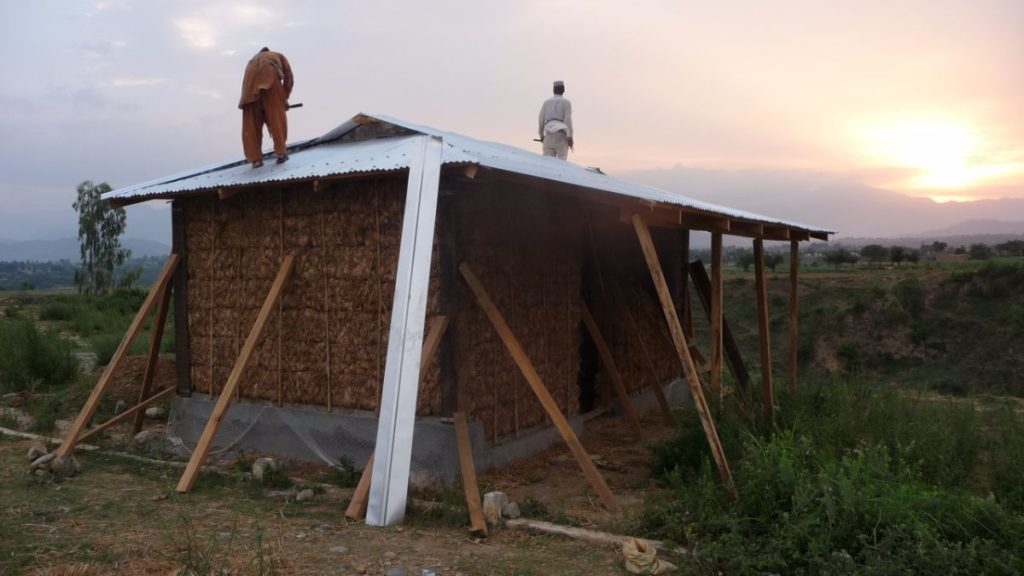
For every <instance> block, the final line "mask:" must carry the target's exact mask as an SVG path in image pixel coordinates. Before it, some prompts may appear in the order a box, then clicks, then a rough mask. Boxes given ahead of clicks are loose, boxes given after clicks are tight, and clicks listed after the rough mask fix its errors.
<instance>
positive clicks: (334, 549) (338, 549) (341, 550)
mask: <svg viewBox="0 0 1024 576" xmlns="http://www.w3.org/2000/svg"><path fill="white" fill-rule="evenodd" d="M327 551H328V552H330V553H331V554H347V553H348V547H346V546H331V547H330V548H328V549H327Z"/></svg>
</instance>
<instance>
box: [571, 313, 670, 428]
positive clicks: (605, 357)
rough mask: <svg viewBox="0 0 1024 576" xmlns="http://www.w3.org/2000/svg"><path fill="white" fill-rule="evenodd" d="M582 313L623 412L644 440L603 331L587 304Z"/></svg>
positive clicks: (584, 323)
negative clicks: (602, 333)
mask: <svg viewBox="0 0 1024 576" xmlns="http://www.w3.org/2000/svg"><path fill="white" fill-rule="evenodd" d="M580 312H581V314H582V316H583V325H584V326H586V327H587V332H589V333H590V337H591V338H592V339H593V340H594V345H595V346H597V352H598V354H600V356H601V362H602V363H603V364H604V367H605V369H606V370H607V371H608V377H609V379H610V380H611V381H612V386H613V387H614V388H615V393H616V395H618V397H619V404H620V405H621V406H622V412H623V413H624V414H625V415H626V420H627V421H629V425H630V426H632V427H633V432H635V433H636V437H637V439H638V440H643V438H644V431H643V428H641V427H640V421H639V420H637V418H636V412H634V411H633V404H632V402H630V401H629V393H628V392H627V391H626V383H625V382H623V381H622V374H620V373H619V367H618V366H616V365H615V358H614V357H612V351H611V349H609V348H608V342H606V341H605V339H604V336H602V335H601V330H600V329H599V328H598V327H597V322H596V321H595V320H594V316H593V315H592V314H591V313H590V309H589V308H587V304H586V302H583V301H580ZM654 386H655V388H657V387H658V386H659V385H658V383H657V382H655V383H654Z"/></svg>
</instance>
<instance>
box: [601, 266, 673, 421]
mask: <svg viewBox="0 0 1024 576" xmlns="http://www.w3.org/2000/svg"><path fill="white" fill-rule="evenodd" d="M612 293H613V294H615V300H616V301H617V302H618V305H619V308H621V309H622V313H623V314H625V316H626V319H627V320H628V321H629V325H630V327H631V328H632V329H633V337H634V338H636V341H637V343H638V344H640V351H641V352H642V353H643V355H644V360H645V363H644V364H645V366H646V367H647V370H648V372H650V376H651V382H653V384H652V387H653V388H654V396H655V398H657V399H658V406H660V407H661V415H662V416H663V417H664V418H665V423H666V424H673V423H674V421H673V420H672V407H671V406H669V404H668V397H666V396H665V390H664V389H663V388H662V387H661V382H658V374H657V372H655V371H654V361H653V360H652V359H651V353H650V352H648V350H647V345H646V344H644V337H643V334H642V333H641V332H640V325H639V324H638V323H637V321H636V318H635V317H634V316H633V313H632V312H630V311H629V306H627V305H626V298H625V296H623V294H622V288H621V287H620V286H619V284H618V282H614V283H612Z"/></svg>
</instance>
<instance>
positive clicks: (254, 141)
mask: <svg viewBox="0 0 1024 576" xmlns="http://www.w3.org/2000/svg"><path fill="white" fill-rule="evenodd" d="M294 83H295V79H294V78H293V77H292V68H291V66H290V65H289V64H288V59H287V58H285V57H284V54H281V53H279V52H274V51H273V50H270V49H269V48H263V49H262V50H260V51H259V52H257V53H256V55H255V56H253V57H252V59H250V60H249V64H247V65H246V67H245V77H244V78H243V79H242V97H241V99H239V101H238V107H239V108H241V109H242V149H243V150H245V159H246V160H248V161H249V162H252V167H253V168H259V167H260V166H263V125H264V124H266V125H267V129H268V130H269V131H270V136H271V137H272V138H273V139H274V153H275V154H276V155H277V163H278V164H280V163H281V162H284V161H285V160H287V159H288V149H287V147H286V144H285V143H286V141H287V140H288V117H287V116H286V111H287V110H288V97H289V96H291V94H292V85H293V84H294Z"/></svg>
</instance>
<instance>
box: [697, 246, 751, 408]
mask: <svg viewBox="0 0 1024 576" xmlns="http://www.w3.org/2000/svg"><path fill="white" fill-rule="evenodd" d="M690 277H691V278H693V286H694V288H696V289H697V295H698V296H699V297H700V303H701V304H702V305H703V306H704V314H706V315H707V317H708V320H709V321H710V320H711V279H710V278H708V271H707V270H705V269H704V263H703V262H701V261H700V260H694V261H693V262H690ZM722 341H723V345H724V348H725V360H726V363H727V364H728V366H729V371H730V372H732V376H733V378H735V379H736V383H737V384H738V385H739V387H740V388H741V389H743V390H746V389H747V386H749V385H750V373H749V372H747V365H746V364H745V363H744V362H743V355H742V354H740V347H739V346H738V345H737V344H736V339H735V338H733V336H732V330H731V329H730V328H729V319H728V318H726V317H725V315H723V316H722ZM694 350H695V348H694V347H693V346H691V347H690V353H691V354H693V351H694ZM709 368H710V367H709Z"/></svg>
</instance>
